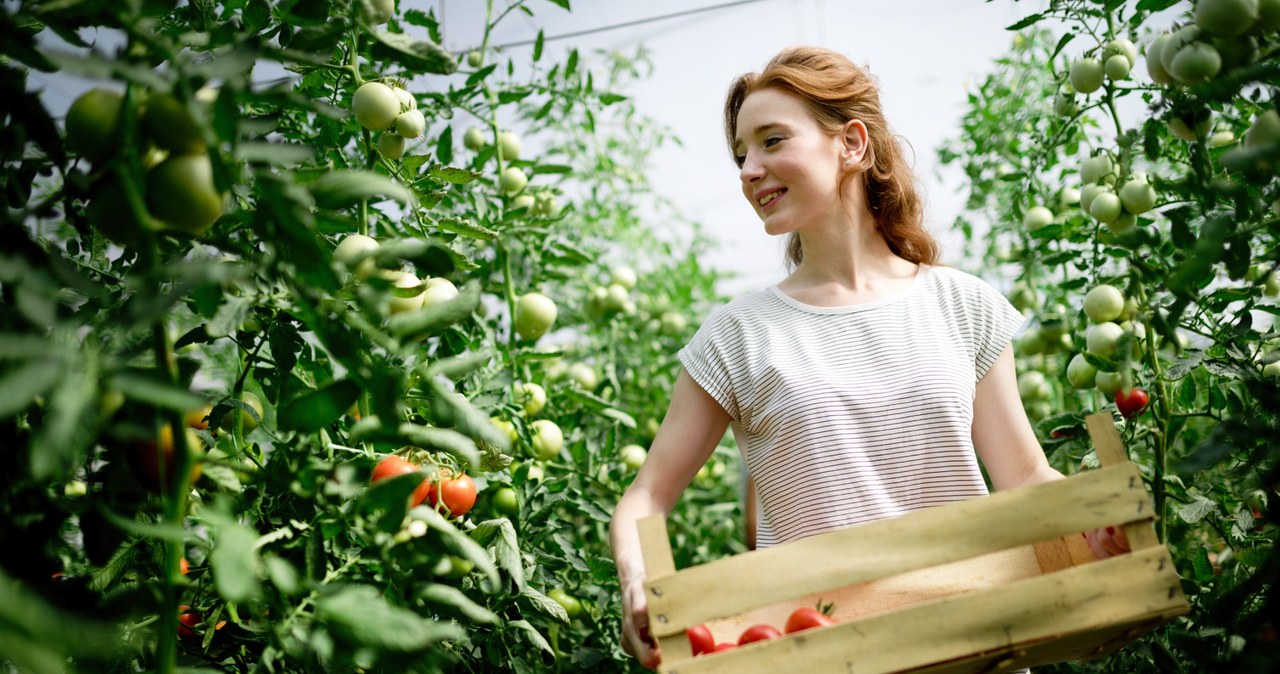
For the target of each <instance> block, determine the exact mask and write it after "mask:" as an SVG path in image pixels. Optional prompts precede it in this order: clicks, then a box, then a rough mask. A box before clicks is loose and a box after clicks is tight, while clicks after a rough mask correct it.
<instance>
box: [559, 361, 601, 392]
mask: <svg viewBox="0 0 1280 674" xmlns="http://www.w3.org/2000/svg"><path fill="white" fill-rule="evenodd" d="M566 374H568V375H569V378H570V379H572V380H573V381H575V382H577V383H578V386H581V387H582V388H583V389H584V390H587V391H594V390H596V387H597V386H599V385H600V375H598V374H596V371H595V368H593V367H591V366H590V365H587V364H586V363H574V364H573V365H570V366H569V371H568V372H567V373H566Z"/></svg>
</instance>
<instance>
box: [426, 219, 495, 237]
mask: <svg viewBox="0 0 1280 674" xmlns="http://www.w3.org/2000/svg"><path fill="white" fill-rule="evenodd" d="M436 226H437V227H439V228H440V229H443V230H444V231H446V232H453V233H454V234H461V235H463V236H465V237H469V238H472V239H479V240H481V241H491V240H493V239H496V238H497V237H498V233H497V232H495V231H493V230H492V229H489V228H488V227H485V226H483V225H477V224H476V223H474V222H472V221H471V220H470V219H466V218H441V219H439V220H437V221H436Z"/></svg>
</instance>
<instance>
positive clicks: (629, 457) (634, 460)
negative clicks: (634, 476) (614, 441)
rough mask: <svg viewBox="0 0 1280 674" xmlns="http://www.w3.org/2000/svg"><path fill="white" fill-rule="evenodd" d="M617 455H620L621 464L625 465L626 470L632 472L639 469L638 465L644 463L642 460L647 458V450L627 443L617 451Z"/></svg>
mask: <svg viewBox="0 0 1280 674" xmlns="http://www.w3.org/2000/svg"><path fill="white" fill-rule="evenodd" d="M618 455H619V456H620V457H622V465H624V466H626V467H627V470H630V471H633V472H634V471H637V470H640V466H643V465H644V460H645V459H646V458H648V456H649V452H647V451H645V448H644V447H641V446H640V445H627V446H625V447H623V448H622V449H621V450H619V451H618Z"/></svg>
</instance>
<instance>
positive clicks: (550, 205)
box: [530, 192, 560, 218]
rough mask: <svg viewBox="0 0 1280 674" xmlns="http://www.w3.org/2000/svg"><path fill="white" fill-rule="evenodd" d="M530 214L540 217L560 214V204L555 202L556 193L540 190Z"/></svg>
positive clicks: (553, 216)
mask: <svg viewBox="0 0 1280 674" xmlns="http://www.w3.org/2000/svg"><path fill="white" fill-rule="evenodd" d="M530 213H531V214H533V215H536V216H538V217H540V218H555V217H559V215H560V204H559V203H557V202H556V195H554V194H552V193H550V192H542V193H541V194H539V195H538V196H537V197H536V198H535V199H534V203H533V209H532V210H531V211H530Z"/></svg>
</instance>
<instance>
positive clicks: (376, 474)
mask: <svg viewBox="0 0 1280 674" xmlns="http://www.w3.org/2000/svg"><path fill="white" fill-rule="evenodd" d="M416 470H418V467H417V466H415V465H413V464H412V463H409V462H408V461H405V460H404V459H402V458H400V457H398V456H396V455H395V454H392V455H390V456H387V457H386V458H384V459H383V460H381V461H379V462H378V465H377V466H375V467H374V469H373V477H371V478H369V483H370V484H377V483H378V482H381V481H382V480H386V479H388V478H393V477H398V476H400V475H404V474H405V473H412V472H414V471H416ZM430 491H431V484H430V481H429V480H423V481H422V484H420V485H418V488H417V489H414V490H413V495H412V496H410V497H409V507H410V508H412V507H414V506H417V505H420V504H421V503H422V502H423V501H426V500H427V496H428V494H429V492H430Z"/></svg>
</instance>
